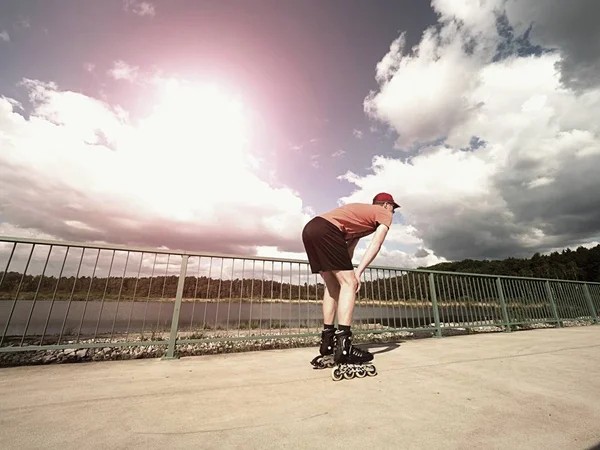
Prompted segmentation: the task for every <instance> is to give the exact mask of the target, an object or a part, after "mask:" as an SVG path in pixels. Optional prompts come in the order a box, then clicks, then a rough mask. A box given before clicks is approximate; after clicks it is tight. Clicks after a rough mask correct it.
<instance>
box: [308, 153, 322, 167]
mask: <svg viewBox="0 0 600 450" xmlns="http://www.w3.org/2000/svg"><path fill="white" fill-rule="evenodd" d="M319 158H320V157H319V155H311V157H310V164H311V166H313V167H314V168H315V169H319V168H320V167H321V162H320V161H319Z"/></svg>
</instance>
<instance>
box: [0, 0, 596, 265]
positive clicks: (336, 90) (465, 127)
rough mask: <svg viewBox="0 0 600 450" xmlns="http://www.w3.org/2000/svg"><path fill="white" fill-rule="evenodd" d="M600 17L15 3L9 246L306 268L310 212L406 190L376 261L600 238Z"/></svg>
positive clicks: (0, 229) (522, 250) (590, 13)
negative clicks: (177, 253) (64, 246)
mask: <svg viewBox="0 0 600 450" xmlns="http://www.w3.org/2000/svg"><path fill="white" fill-rule="evenodd" d="M542 5H543V7H542ZM599 12H600V4H598V2H594V1H592V0H577V1H572V2H568V5H567V3H566V2H563V1H559V0H521V1H514V0H486V1H483V0H432V1H431V2H427V1H424V0H406V1H402V2H390V1H386V0H371V1H369V2H365V1H358V0H327V1H323V0H319V1H317V0H303V1H301V2H299V1H292V0H289V1H288V0H254V1H252V2H244V1H230V0H218V1H217V0H194V1H192V0H168V1H166V0H164V1H162V0H148V1H141V0H111V1H80V0H60V1H59V0H46V1H44V2H41V1H33V0H21V1H18V2H2V3H1V4H0V234H1V235H5V236H14V237H37V238H44V239H58V240H68V241H78V242H103V243H110V244H120V245H133V246H145V247H160V248H170V249H178V250H189V251H198V252H220V253H228V254H239V255H261V256H269V257H278V256H279V257H286V258H294V259H303V260H304V259H306V255H305V253H304V250H303V247H302V240H301V232H302V228H303V227H304V225H305V224H306V222H307V221H308V220H310V219H311V218H312V217H314V216H315V215H317V214H319V213H322V212H325V211H329V210H330V209H333V208H335V207H337V206H339V205H342V204H345V203H348V202H371V200H372V198H373V196H374V195H375V194H376V193H378V192H389V193H391V194H392V195H393V196H394V197H395V199H396V201H397V202H398V203H400V204H401V209H400V210H398V211H397V212H396V214H395V215H394V223H393V225H392V227H391V229H390V232H389V233H388V236H387V238H386V241H385V243H384V246H383V248H382V250H381V252H380V253H379V255H378V256H377V258H376V259H375V261H374V264H378V265H385V266H392V267H401V268H414V267H424V266H429V265H433V264H436V263H438V262H443V261H455V260H461V259H465V258H473V259H484V258H485V259H496V258H506V257H511V256H512V257H531V256H532V255H533V254H534V253H536V252H540V253H548V252H550V251H554V250H560V249H563V248H566V247H570V248H573V249H574V248H576V247H578V246H580V245H583V246H586V247H591V246H594V245H597V244H598V241H600V195H598V194H600V176H599V175H598V174H599V173H600V171H599V168H600V122H599V121H598V120H597V118H598V117H600V77H597V76H596V74H597V73H600V28H599V27H597V26H596V21H595V17H597V16H598V13H599ZM368 244H369V238H365V239H363V240H361V243H360V244H359V246H358V248H357V250H356V253H355V262H359V261H360V258H361V257H362V255H363V254H364V252H365V249H366V248H367V246H368Z"/></svg>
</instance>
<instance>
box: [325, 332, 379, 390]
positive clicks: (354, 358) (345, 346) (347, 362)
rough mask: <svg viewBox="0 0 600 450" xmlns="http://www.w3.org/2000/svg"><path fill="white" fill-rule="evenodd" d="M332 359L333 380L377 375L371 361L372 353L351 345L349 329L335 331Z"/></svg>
mask: <svg viewBox="0 0 600 450" xmlns="http://www.w3.org/2000/svg"><path fill="white" fill-rule="evenodd" d="M333 360H334V366H333V368H332V370H331V378H332V379H333V381H340V380H341V379H342V378H345V379H351V378H354V377H357V378H364V377H365V376H367V375H368V376H370V377H373V376H375V375H377V369H376V368H375V366H374V365H373V364H372V363H371V361H372V360H373V354H372V353H369V352H368V351H364V350H361V349H360V348H358V347H355V346H354V345H352V332H351V331H345V330H344V331H342V330H340V331H337V332H336V333H335V336H334V353H333Z"/></svg>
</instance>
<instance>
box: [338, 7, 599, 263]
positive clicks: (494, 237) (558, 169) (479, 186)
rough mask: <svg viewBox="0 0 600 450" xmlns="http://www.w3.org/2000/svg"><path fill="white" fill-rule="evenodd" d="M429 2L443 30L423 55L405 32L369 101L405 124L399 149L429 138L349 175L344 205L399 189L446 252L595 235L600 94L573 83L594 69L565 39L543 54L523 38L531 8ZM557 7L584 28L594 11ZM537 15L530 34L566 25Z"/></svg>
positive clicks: (439, 251)
mask: <svg viewBox="0 0 600 450" xmlns="http://www.w3.org/2000/svg"><path fill="white" fill-rule="evenodd" d="M524 3H527V4H529V5H533V3H534V2H533V1H529V0H528V1H527V2H524ZM545 4H546V3H544V2H539V1H538V2H535V5H536V6H537V7H536V9H535V10H536V11H539V10H542V9H544V8H545V7H544V8H542V5H545ZM432 5H433V7H434V8H435V9H436V11H437V12H438V13H439V14H440V27H439V28H437V29H436V28H430V29H428V30H427V31H426V32H425V33H424V34H423V37H422V40H421V42H420V43H419V44H418V45H417V46H416V47H415V48H414V49H412V51H407V50H406V49H405V43H404V37H403V36H401V37H400V38H398V39H397V40H396V41H394V42H393V43H392V45H391V47H390V51H389V52H388V54H387V55H385V57H384V58H383V59H382V60H381V62H380V63H379V64H378V66H377V68H376V79H377V81H378V82H379V84H380V87H379V89H378V90H377V91H376V92H372V93H370V94H369V95H368V96H367V98H366V99H365V111H366V112H367V114H368V115H369V116H370V117H371V118H373V119H375V120H379V121H381V122H383V123H385V124H387V125H389V126H391V127H393V129H394V130H395V131H396V132H397V133H398V135H399V137H398V142H397V144H398V146H399V147H401V148H403V149H407V150H408V149H410V147H411V146H414V145H418V144H419V143H425V142H428V143H430V144H429V145H426V146H421V147H420V148H419V150H418V152H416V153H415V152H413V153H411V154H410V155H409V157H408V158H405V159H394V158H383V157H375V158H374V159H373V164H372V171H373V172H372V173H370V174H366V175H362V176H361V175H356V174H353V173H347V174H345V175H343V176H342V177H341V178H343V179H346V180H348V181H350V182H351V183H353V184H355V185H356V186H357V190H356V191H355V192H354V193H352V194H351V195H349V196H347V197H345V198H343V199H342V202H349V201H368V200H369V199H370V198H372V195H373V193H374V192H378V191H382V190H384V191H389V192H391V193H392V194H393V195H394V196H395V197H397V199H398V201H399V202H400V203H401V204H402V210H401V211H400V213H401V214H403V215H404V216H405V219H406V222H407V223H408V224H410V225H412V226H414V228H415V230H416V231H415V232H414V235H415V236H416V237H418V238H419V239H422V240H423V244H424V246H425V247H426V248H431V249H432V250H433V251H434V255H443V256H444V257H446V258H448V259H462V258H470V257H473V258H477V257H506V256H515V255H516V256H530V255H531V254H532V253H534V252H535V251H540V250H541V251H544V250H546V249H549V248H556V247H560V246H573V245H577V244H578V243H583V242H588V241H589V240H590V238H593V237H594V236H597V235H598V234H599V232H600V198H599V197H598V195H597V194H596V193H597V192H600V177H598V176H597V174H596V172H597V167H600V125H599V123H598V121H597V119H596V118H597V117H599V116H600V89H598V88H596V87H595V86H594V85H593V84H592V83H589V84H587V85H585V84H584V83H578V84H577V86H576V87H577V92H575V91H573V90H571V89H570V86H569V85H568V83H567V84H565V82H564V81H565V80H564V77H565V73H566V72H565V71H567V72H568V70H571V69H572V70H576V68H577V67H579V66H581V67H584V68H583V69H582V71H583V72H584V71H585V70H587V69H585V67H589V65H587V66H586V62H585V61H584V60H583V59H582V58H581V57H580V56H581V55H579V54H578V60H577V61H578V64H571V63H570V62H569V61H570V59H569V58H570V57H571V55H570V53H569V46H568V45H563V46H562V47H560V48H558V49H556V50H553V51H549V50H548V51H546V52H542V51H540V49H535V48H533V47H532V45H531V43H528V42H527V39H525V38H522V39H520V40H519V39H516V37H518V33H519V32H521V31H524V28H523V27H524V26H525V25H527V26H528V24H530V22H531V20H532V19H531V17H533V16H527V15H522V16H520V19H522V20H520V21H517V20H516V19H515V14H517V15H518V13H517V12H515V11H518V9H515V3H514V2H510V1H509V2H508V3H507V5H508V6H506V8H507V9H506V10H505V9H503V8H504V7H505V2H502V1H500V0H497V1H487V2H480V1H475V0H462V1H453V0H452V1H450V0H434V1H433V2H432ZM511 8H513V9H511ZM557 8H558V9H561V8H562V10H564V12H565V13H567V14H568V15H569V20H568V23H573V21H574V20H575V18H574V17H573V14H575V15H579V16H578V17H579V19H581V20H582V21H584V22H585V23H587V22H586V21H587V20H588V18H586V16H585V15H583V14H584V13H586V12H588V13H589V11H586V10H585V9H584V8H580V7H575V8H573V10H571V9H570V7H569V6H568V5H566V4H564V5H563V6H562V7H558V6H557V5H554V6H553V7H552V8H549V9H550V10H551V11H552V14H550V13H548V14H547V15H550V16H552V18H556V17H558V13H557V11H556V9H557ZM507 11H508V12H507ZM502 14H505V17H508V20H509V22H507V23H504V25H502V24H501V23H500V24H499V22H497V18H498V17H502ZM532 14H533V13H532ZM536 14H537V13H536ZM536 17H538V18H539V19H540V20H541V21H542V24H541V25H540V24H537V25H536V24H534V26H533V28H532V31H531V34H530V38H531V40H532V41H533V42H544V43H545V42H550V40H551V39H550V38H548V37H547V36H546V34H547V35H552V36H554V35H556V34H557V33H559V32H558V31H556V30H555V31H552V28H548V30H550V31H548V30H547V29H546V28H544V26H546V25H547V24H548V23H550V22H547V20H546V19H547V18H546V19H545V18H544V17H546V16H544V15H542V16H536ZM517 22H518V23H517ZM523 24H524V25H523ZM511 26H513V27H514V30H513V38H511V39H512V40H508V38H507V37H506V36H507V35H510V33H508V31H510V27H511ZM536 26H537V28H536ZM540 28H541V29H543V30H545V31H544V32H541V31H540V33H541V37H540V36H538V35H536V29H540ZM584 28H585V26H584ZM519 30H521V31H519ZM515 33H516V36H515ZM563 37H564V36H563ZM565 39H566V38H565ZM569 42H571V41H569ZM596 56H597V55H591V56H590V61H589V63H590V64H595V62H596ZM565 64H566V65H565ZM583 72H581V73H583ZM577 73H579V72H577ZM577 73H576V74H577ZM575 78H577V77H576V76H575V77H574V76H571V78H570V79H575ZM588 81H589V80H588ZM440 142H442V143H440ZM475 144H476V145H475Z"/></svg>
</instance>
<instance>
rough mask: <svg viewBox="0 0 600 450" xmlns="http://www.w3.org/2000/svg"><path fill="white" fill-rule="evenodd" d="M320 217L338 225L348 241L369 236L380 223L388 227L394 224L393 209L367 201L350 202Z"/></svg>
mask: <svg viewBox="0 0 600 450" xmlns="http://www.w3.org/2000/svg"><path fill="white" fill-rule="evenodd" d="M320 217H322V218H324V219H326V220H328V221H329V222H331V223H333V224H334V225H335V226H336V227H338V228H339V229H340V231H342V233H344V237H345V239H346V240H347V241H349V240H351V239H355V238H361V237H364V236H368V235H369V234H371V233H373V232H375V230H376V229H377V227H378V226H379V225H380V224H383V225H385V226H387V227H388V228H389V227H390V226H391V225H392V212H391V211H388V210H386V209H385V208H382V207H381V206H380V205H370V204H366V203H349V204H347V205H343V206H340V207H338V208H335V209H333V210H331V211H328V212H326V213H324V214H320Z"/></svg>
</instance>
